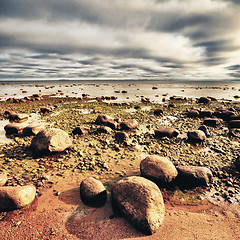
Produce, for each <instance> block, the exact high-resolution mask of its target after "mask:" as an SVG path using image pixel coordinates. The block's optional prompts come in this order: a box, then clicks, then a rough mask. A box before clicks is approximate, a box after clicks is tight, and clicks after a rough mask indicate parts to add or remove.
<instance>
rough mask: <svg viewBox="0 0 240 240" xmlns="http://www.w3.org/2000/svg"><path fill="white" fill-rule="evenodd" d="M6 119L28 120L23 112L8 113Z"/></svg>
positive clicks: (18, 121)
mask: <svg viewBox="0 0 240 240" xmlns="http://www.w3.org/2000/svg"><path fill="white" fill-rule="evenodd" d="M8 119H9V121H10V122H16V123H22V122H25V121H27V120H28V115H27V114H24V113H17V114H9V116H8Z"/></svg>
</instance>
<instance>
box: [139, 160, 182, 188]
mask: <svg viewBox="0 0 240 240" xmlns="http://www.w3.org/2000/svg"><path fill="white" fill-rule="evenodd" d="M140 171H141V176H142V177H145V178H148V179H150V180H152V181H154V182H155V183H156V184H158V185H160V186H162V185H166V184H168V183H170V182H171V181H172V180H173V179H174V178H175V177H176V176H177V174H178V172H177V170H176V168H175V166H174V165H173V163H172V162H171V161H170V160H169V159H168V158H166V157H160V156H157V155H151V156H148V157H146V158H145V159H143V160H142V161H141V163H140Z"/></svg>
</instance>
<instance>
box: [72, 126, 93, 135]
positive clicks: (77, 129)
mask: <svg viewBox="0 0 240 240" xmlns="http://www.w3.org/2000/svg"><path fill="white" fill-rule="evenodd" d="M89 132H90V128H88V127H82V126H77V127H75V128H74V129H73V131H72V134H73V135H85V134H88V133H89Z"/></svg>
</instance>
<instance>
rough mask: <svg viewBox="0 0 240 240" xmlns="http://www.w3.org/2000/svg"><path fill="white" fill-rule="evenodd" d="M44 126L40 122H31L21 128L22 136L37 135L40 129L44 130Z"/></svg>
mask: <svg viewBox="0 0 240 240" xmlns="http://www.w3.org/2000/svg"><path fill="white" fill-rule="evenodd" d="M44 129H45V127H44V126H43V125H41V124H31V125H28V126H26V127H25V128H23V135H24V136H34V135H37V134H38V133H39V132H40V131H42V130H44Z"/></svg>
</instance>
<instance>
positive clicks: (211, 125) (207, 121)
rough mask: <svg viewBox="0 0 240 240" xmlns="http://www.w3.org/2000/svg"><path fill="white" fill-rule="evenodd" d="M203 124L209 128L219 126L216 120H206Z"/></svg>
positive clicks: (218, 121)
mask: <svg viewBox="0 0 240 240" xmlns="http://www.w3.org/2000/svg"><path fill="white" fill-rule="evenodd" d="M203 124H204V125H206V126H210V127H216V126H218V125H219V124H220V120H219V119H218V118H206V119H205V120H204V121H203Z"/></svg>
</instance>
